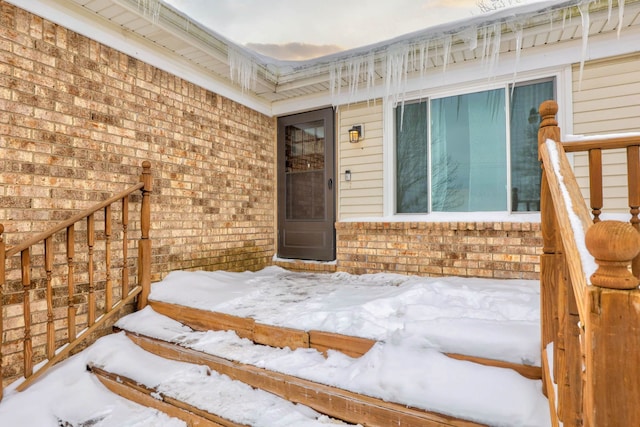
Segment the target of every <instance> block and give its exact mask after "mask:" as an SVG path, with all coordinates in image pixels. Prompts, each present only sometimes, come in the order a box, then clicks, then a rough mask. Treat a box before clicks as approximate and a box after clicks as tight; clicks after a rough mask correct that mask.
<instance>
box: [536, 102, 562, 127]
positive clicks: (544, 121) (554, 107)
mask: <svg viewBox="0 0 640 427" xmlns="http://www.w3.org/2000/svg"><path fill="white" fill-rule="evenodd" d="M538 112H539V113H540V127H545V126H558V122H557V120H556V114H557V113H558V103H557V102H556V101H554V100H552V99H551V100H547V101H543V102H542V103H541V104H540V107H538Z"/></svg>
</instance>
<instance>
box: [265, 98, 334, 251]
mask: <svg viewBox="0 0 640 427" xmlns="http://www.w3.org/2000/svg"><path fill="white" fill-rule="evenodd" d="M333 117H334V115H333V109H332V108H325V109H323V110H318V111H311V112H308V113H302V114H296V115H292V116H286V117H281V118H279V119H278V256H279V257H281V258H297V259H308V260H318V261H332V260H334V259H335V254H336V251H335V228H334V222H335V196H334V194H335V193H334V188H335V183H334V176H333V174H334V166H333V156H334V137H333V133H334V132H333V129H334V127H333V126H334V125H333V123H334V119H333Z"/></svg>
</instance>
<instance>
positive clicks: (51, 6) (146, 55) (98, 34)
mask: <svg viewBox="0 0 640 427" xmlns="http://www.w3.org/2000/svg"><path fill="white" fill-rule="evenodd" d="M7 2H8V3H11V4H13V5H14V6H16V7H19V8H20V9H23V10H26V11H28V12H30V13H33V14H34V15H37V16H40V17H42V18H44V19H47V20H49V21H52V22H55V23H56V24H58V25H61V26H63V27H65V28H67V29H69V30H71V31H75V32H77V33H78V34H82V35H83V36H85V37H88V38H90V39H92V40H95V41H97V42H99V43H103V44H105V45H106V46H109V47H112V48H114V49H116V50H118V51H120V52H122V53H125V54H127V55H130V56H132V57H134V58H137V59H139V60H141V61H144V62H145V63H147V64H150V65H153V66H154V67H157V68H159V69H161V70H164V71H166V72H168V73H171V74H173V75H175V76H177V77H180V78H183V79H185V80H187V81H189V82H191V83H193V84H196V85H198V86H200V87H202V88H204V89H207V90H210V91H212V92H214V93H216V94H218V95H221V96H224V97H226V98H229V99H231V100H233V101H236V102H238V103H240V104H242V105H245V106H247V107H249V108H251V109H253V110H255V111H258V112H260V113H262V114H266V115H268V116H272V115H273V113H272V109H271V104H270V103H269V102H267V101H264V100H261V99H259V98H256V97H254V96H250V95H249V94H247V93H243V92H242V91H241V90H240V89H236V88H234V87H233V86H231V85H230V84H228V83H227V82H224V81H223V80H220V78H219V77H217V76H215V75H213V74H211V73H207V72H205V71H203V70H202V69H199V68H197V66H196V65H195V64H193V63H191V62H189V61H187V60H185V59H183V58H181V57H179V56H177V55H171V54H170V53H168V52H166V51H164V50H163V49H162V48H160V47H158V46H157V45H155V44H154V43H152V42H149V41H148V40H145V39H144V38H142V37H138V36H135V34H133V33H130V32H128V31H123V30H122V29H121V28H118V27H116V26H114V25H110V24H109V23H108V22H106V21H105V20H104V19H103V18H101V17H99V16H98V15H96V14H93V13H90V12H89V11H87V10H85V9H83V8H82V7H81V6H79V5H76V4H75V3H73V2H70V1H59V0H29V1H28V2H25V1H22V0H7Z"/></svg>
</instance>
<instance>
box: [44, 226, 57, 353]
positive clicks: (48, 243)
mask: <svg viewBox="0 0 640 427" xmlns="http://www.w3.org/2000/svg"><path fill="white" fill-rule="evenodd" d="M44 270H45V273H46V274H47V358H48V359H51V358H52V357H53V355H54V354H55V351H56V347H55V346H56V331H55V328H54V325H53V287H52V284H51V280H52V270H53V237H51V236H50V237H47V238H46V239H45V240H44Z"/></svg>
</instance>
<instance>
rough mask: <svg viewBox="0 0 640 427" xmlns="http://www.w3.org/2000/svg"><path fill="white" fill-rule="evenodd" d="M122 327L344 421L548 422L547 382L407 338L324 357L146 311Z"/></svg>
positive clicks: (155, 345)
mask: <svg viewBox="0 0 640 427" xmlns="http://www.w3.org/2000/svg"><path fill="white" fill-rule="evenodd" d="M116 326H117V327H118V328H121V329H124V330H126V331H129V333H130V334H132V335H136V334H137V335H139V336H138V337H133V336H132V339H135V340H136V342H138V343H139V344H140V345H141V346H142V347H144V348H145V349H147V350H149V351H152V352H154V353H157V354H159V355H162V356H163V357H167V358H170V359H176V360H182V361H190V362H193V363H197V364H205V365H207V366H209V367H210V368H211V369H213V370H215V371H218V372H221V373H224V374H226V375H228V376H229V377H231V378H234V379H238V380H241V381H243V382H245V383H247V384H249V385H251V386H252V387H257V388H262V389H264V390H266V391H269V392H272V393H276V394H279V395H281V396H283V397H286V398H287V399H289V400H291V401H293V402H301V403H303V404H306V405H308V406H309V407H312V408H314V409H315V410H317V411H318V412H321V413H324V414H327V415H330V416H332V417H335V418H340V419H344V420H346V421H348V422H353V423H362V424H364V425H369V426H385V427H386V426H389V425H398V422H399V421H400V420H401V421H400V422H401V424H400V425H405V426H413V425H415V426H442V425H445V426H446V425H450V426H476V425H484V424H489V425H495V426H501V425H502V426H513V425H518V426H530V427H534V426H535V427H542V426H547V425H548V418H549V415H548V411H547V405H548V402H547V400H546V399H545V398H544V396H543V395H542V392H541V381H539V380H530V379H527V378H524V377H522V376H521V375H519V374H517V373H516V372H514V371H512V370H510V369H502V368H495V367H488V366H483V365H479V364H475V363H471V362H467V361H459V360H455V359H452V358H449V357H446V356H445V355H443V354H441V353H439V352H437V351H435V350H433V349H429V348H424V347H422V346H420V345H415V344H414V343H411V342H406V341H403V340H398V341H397V342H378V343H376V344H375V345H374V346H373V347H372V348H371V350H370V351H369V352H367V353H366V354H365V355H364V356H361V357H359V358H351V357H348V356H346V355H344V354H342V353H340V352H335V351H328V354H327V357H325V356H324V355H323V354H322V353H320V352H319V351H317V350H315V349H311V348H298V349H296V350H291V349H289V348H274V347H268V346H264V345H256V344H255V343H253V342H251V341H249V340H248V339H242V338H239V337H238V336H237V335H236V334H235V333H233V332H230V331H194V330H192V329H191V328H189V327H187V326H185V325H182V324H181V323H179V322H177V321H175V320H173V319H170V318H168V317H166V316H163V315H160V314H158V313H156V312H154V311H153V309H151V308H150V307H147V308H145V309H144V310H142V311H139V312H136V313H133V314H131V315H129V316H126V317H125V318H123V319H121V320H120V321H118V323H117V324H116ZM159 340H163V341H165V342H162V341H159ZM388 402H395V403H391V404H390V403H388ZM380 411H383V412H382V415H381V414H380ZM400 414H401V415H400ZM399 416H402V417H405V416H406V417H409V418H407V419H406V420H404V419H399V418H398V417H399ZM380 417H384V418H380ZM365 420H366V422H365Z"/></svg>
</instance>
